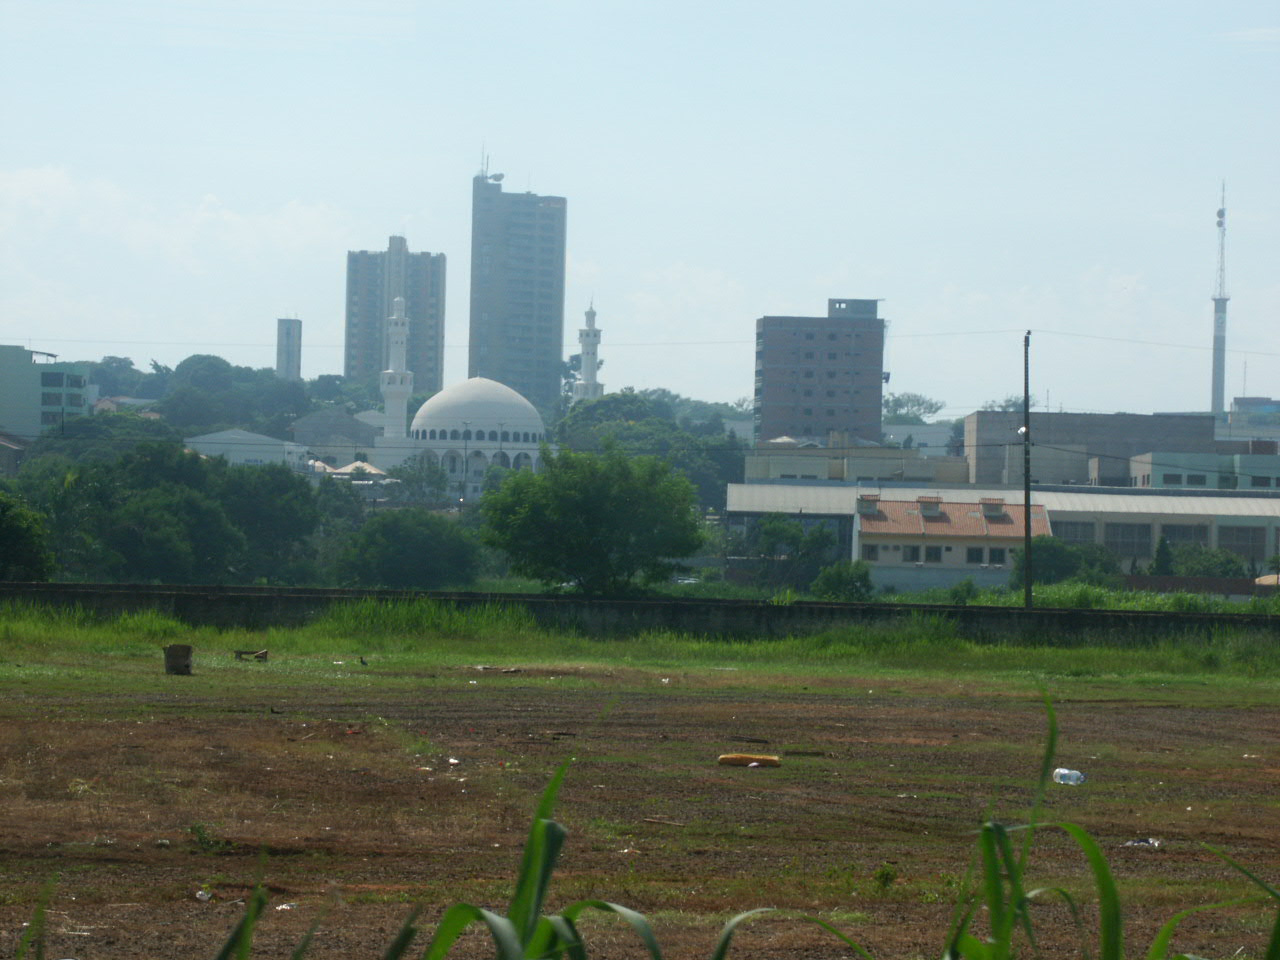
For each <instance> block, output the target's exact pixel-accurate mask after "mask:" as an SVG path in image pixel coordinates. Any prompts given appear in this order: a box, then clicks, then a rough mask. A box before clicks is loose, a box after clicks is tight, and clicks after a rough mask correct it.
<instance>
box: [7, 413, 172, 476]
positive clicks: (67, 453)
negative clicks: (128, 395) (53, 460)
mask: <svg viewBox="0 0 1280 960" xmlns="http://www.w3.org/2000/svg"><path fill="white" fill-rule="evenodd" d="M181 439H182V438H181V437H180V436H179V435H178V433H177V431H175V430H174V429H173V427H171V426H169V425H168V424H167V423H163V422H161V421H159V420H154V419H147V418H145V417H139V416H138V415H137V414H133V413H99V414H97V415H96V416H92V417H76V418H75V419H72V420H68V421H67V422H66V425H65V426H64V427H63V428H62V429H60V430H59V431H58V432H57V433H56V434H54V433H50V434H45V435H44V436H42V437H41V438H40V439H39V440H37V441H36V442H35V443H33V444H32V445H31V450H30V451H29V452H28V454H27V458H26V460H24V461H23V464H22V467H23V470H27V469H28V468H30V467H32V466H33V465H34V464H36V463H37V462H38V461H39V460H41V459H42V458H44V457H47V456H57V457H61V458H65V459H67V460H72V461H80V462H84V461H91V460H116V459H119V458H120V457H122V456H123V455H124V454H126V453H128V452H129V451H131V450H133V449H134V448H135V447H136V446H137V445H138V444H140V443H153V442H157V441H159V442H166V443H171V444H173V446H174V447H175V449H176V448H177V446H178V444H179V443H180V442H181Z"/></svg>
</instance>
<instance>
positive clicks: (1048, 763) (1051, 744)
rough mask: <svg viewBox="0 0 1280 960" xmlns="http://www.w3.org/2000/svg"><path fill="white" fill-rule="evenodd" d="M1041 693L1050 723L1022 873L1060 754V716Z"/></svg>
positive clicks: (1020, 859)
mask: <svg viewBox="0 0 1280 960" xmlns="http://www.w3.org/2000/svg"><path fill="white" fill-rule="evenodd" d="M1040 693H1041V698H1042V699H1043V700H1044V713H1045V719H1046V720H1047V721H1048V725H1049V729H1048V731H1047V733H1046V735H1045V743H1044V754H1043V755H1042V756H1041V757H1040V776H1039V777H1037V778H1036V792H1035V796H1034V797H1033V799H1032V801H1031V819H1030V821H1029V823H1028V827H1029V829H1028V830H1027V833H1026V836H1025V837H1024V838H1023V840H1022V853H1021V855H1020V856H1019V857H1018V870H1019V871H1020V872H1022V873H1025V872H1026V869H1027V858H1028V857H1029V856H1030V855H1031V841H1032V839H1033V838H1034V836H1035V828H1036V823H1037V822H1038V821H1039V819H1040V811H1041V809H1042V808H1043V807H1044V798H1045V794H1046V793H1047V792H1048V789H1049V781H1050V779H1051V778H1052V777H1053V761H1054V757H1055V756H1056V755H1057V752H1058V715H1057V714H1056V713H1054V712H1053V700H1052V699H1051V698H1050V697H1049V691H1047V690H1041V691H1040Z"/></svg>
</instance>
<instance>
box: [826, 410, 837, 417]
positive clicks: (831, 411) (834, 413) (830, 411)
mask: <svg viewBox="0 0 1280 960" xmlns="http://www.w3.org/2000/svg"><path fill="white" fill-rule="evenodd" d="M835 415H836V412H835V410H834V409H828V410H827V416H828V417H834V416H835Z"/></svg>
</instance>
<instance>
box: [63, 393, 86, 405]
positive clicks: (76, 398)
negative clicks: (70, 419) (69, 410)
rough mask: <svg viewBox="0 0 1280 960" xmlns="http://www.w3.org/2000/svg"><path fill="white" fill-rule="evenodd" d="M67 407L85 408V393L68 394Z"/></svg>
mask: <svg viewBox="0 0 1280 960" xmlns="http://www.w3.org/2000/svg"><path fill="white" fill-rule="evenodd" d="M67 406H68V407H83V406H84V394H83V393H68V394H67Z"/></svg>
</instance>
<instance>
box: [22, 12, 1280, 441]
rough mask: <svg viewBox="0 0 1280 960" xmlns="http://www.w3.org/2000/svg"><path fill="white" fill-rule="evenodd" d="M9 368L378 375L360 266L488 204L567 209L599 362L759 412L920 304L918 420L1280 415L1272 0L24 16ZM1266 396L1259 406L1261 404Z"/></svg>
mask: <svg viewBox="0 0 1280 960" xmlns="http://www.w3.org/2000/svg"><path fill="white" fill-rule="evenodd" d="M0 104H2V106H3V113H2V114H0V116H2V117H3V141H2V142H3V150H0V343H20V344H23V345H27V346H30V347H32V348H35V349H40V350H49V351H52V352H55V353H58V354H60V355H61V356H62V357H63V358H65V359H96V358H98V357H100V356H102V355H104V354H115V355H122V356H129V357H132V358H133V359H134V360H135V362H136V363H137V364H138V365H139V366H140V367H145V366H146V365H147V362H148V361H149V360H151V359H153V358H154V359H156V360H158V361H160V362H162V363H166V364H174V363H176V362H177V361H179V360H181V359H182V358H183V357H185V356H187V355H189V354H192V353H217V354H220V355H222V356H225V357H227V358H228V359H229V360H231V361H232V362H234V363H238V364H247V365H251V366H256V367H260V366H271V365H272V364H274V362H275V347H274V338H275V319H276V318H277V317H281V316H299V317H301V318H302V321H303V373H304V375H305V376H308V377H311V376H315V375H317V374H320V373H332V372H341V370H342V339H343V296H344V282H345V269H346V259H345V258H346V251H347V250H351V249H373V250H377V249H383V248H385V246H386V241H387V237H388V236H389V235H390V234H393V233H399V234H403V235H405V236H406V237H407V238H408V240H409V245H410V248H411V249H413V250H428V251H431V252H433V253H435V252H443V253H445V254H446V255H447V257H448V305H447V310H448V314H447V317H448V319H447V324H448V325H447V334H446V341H447V344H448V349H447V352H446V355H447V361H446V370H445V379H446V382H451V381H453V380H456V379H460V378H462V377H464V376H465V375H466V339H467V322H468V317H467V312H468V310H467V305H468V300H467V296H468V283H469V273H470V269H469V252H470V188H471V177H472V175H473V174H474V173H475V172H476V171H477V169H478V167H479V163H480V157H481V151H482V149H483V150H485V151H487V152H488V154H489V155H490V158H491V160H490V169H491V170H493V171H501V172H503V173H505V174H506V181H505V184H504V186H505V188H506V189H508V190H513V191H519V190H533V191H535V192H538V193H548V194H558V195H562V196H565V197H568V199H569V208H568V209H569V251H568V253H569V256H568V278H567V289H566V331H565V333H566V351H565V352H566V354H568V353H572V352H576V351H577V339H576V337H577V327H578V326H579V325H580V323H581V319H582V311H584V310H585V309H586V307H587V305H588V301H589V300H590V299H591V298H592V297H594V298H595V304H596V308H597V310H598V311H599V320H598V323H599V326H600V327H601V328H602V329H603V331H604V333H603V345H602V347H601V356H602V357H603V359H604V360H605V365H604V367H603V369H602V370H601V379H602V380H603V381H604V383H605V385H606V388H607V389H610V390H614V389H617V388H619V387H622V386H626V385H631V386H636V387H656V386H661V387H667V388H669V389H673V390H676V391H679V392H680V393H684V394H687V395H691V396H694V397H697V398H701V399H708V400H733V399H735V398H737V397H741V396H745V395H747V394H749V393H751V390H752V376H753V366H752V364H753V359H752V358H753V337H754V320H755V318H756V317H758V316H761V315H765V314H781V315H801V316H804V315H820V314H822V313H823V312H824V311H825V309H826V301H827V298H828V297H851V298H883V299H884V304H883V305H882V312H883V315H884V316H886V317H888V318H889V320H890V337H889V341H888V347H887V357H886V365H887V367H888V369H889V370H890V371H891V372H892V382H891V383H890V389H891V390H896V391H916V392H921V393H925V394H928V395H930V396H933V397H937V398H939V399H941V400H945V401H946V403H947V408H946V410H945V411H944V414H946V415H951V416H956V415H961V414H964V413H967V412H970V411H971V410H973V409H975V408H976V407H977V406H978V405H980V404H981V403H982V402H983V401H985V400H988V399H991V398H994V397H1002V396H1005V395H1007V394H1010V393H1015V392H1020V391H1021V387H1022V371H1021V354H1022V332H1023V330H1025V329H1027V328H1030V329H1031V330H1033V331H1034V333H1033V338H1032V350H1033V361H1032V377H1033V387H1032V389H1033V392H1035V393H1036V394H1038V396H1039V397H1040V398H1041V400H1042V402H1043V401H1044V400H1045V399H1046V398H1047V400H1048V402H1049V404H1050V405H1051V406H1052V408H1053V409H1059V408H1062V409H1067V410H1083V411H1112V410H1129V411H1135V412H1149V411H1152V410H1187V409H1206V408H1207V407H1208V404H1209V382H1210V352H1209V347H1210V344H1211V338H1212V329H1211V320H1212V305H1211V303H1210V297H1211V296H1212V293H1213V284H1214V279H1215V273H1216V264H1215V259H1216V253H1217V239H1216V235H1215V230H1214V210H1215V208H1216V207H1217V205H1218V190H1219V183H1220V181H1221V180H1222V179H1224V178H1225V180H1226V182H1227V206H1228V208H1229V217H1228V226H1229V235H1228V241H1227V243H1228V287H1229V290H1230V293H1231V295H1232V301H1231V307H1230V321H1229V328H1228V346H1229V347H1230V348H1231V352H1230V353H1229V354H1228V359H1227V392H1228V398H1230V397H1231V396H1235V395H1239V394H1242V393H1245V392H1247V393H1249V394H1253V395H1259V394H1261V395H1273V396H1280V274H1278V273H1277V267H1278V265H1280V177H1278V176H1277V171H1278V170H1280V134H1278V127H1280V8H1278V7H1277V5H1276V4H1275V3H1274V2H1273V0H1267V2H1232V0H1222V2H1216V3H1204V2H1200V0H1195V2H1187V0H1172V2H1171V0H1161V2H1150V3H1123V2H1118V0H1108V2H1105V3H1103V2H1097V3H1090V2H1073V3H1058V4H1045V3H1027V2H1025V0H1008V2H987V3H983V2H968V3H963V4H962V3H959V2H954V3H952V2H941V0H937V2H928V3H911V2H894V3H885V2H883V0H876V2H861V0H846V2H804V0H798V2H793V3H788V4H780V3H777V2H776V0H774V2H767V3H766V2H751V0H732V2H697V0H678V2H669V0H645V2H610V0H562V2H532V0H528V2H520V3H515V2H501V0H493V2H489V3H486V4H479V3H460V2H454V3H444V2H427V0H360V2H352V0H109V2H104V0H0ZM1246 375H1247V382H1246Z"/></svg>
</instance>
